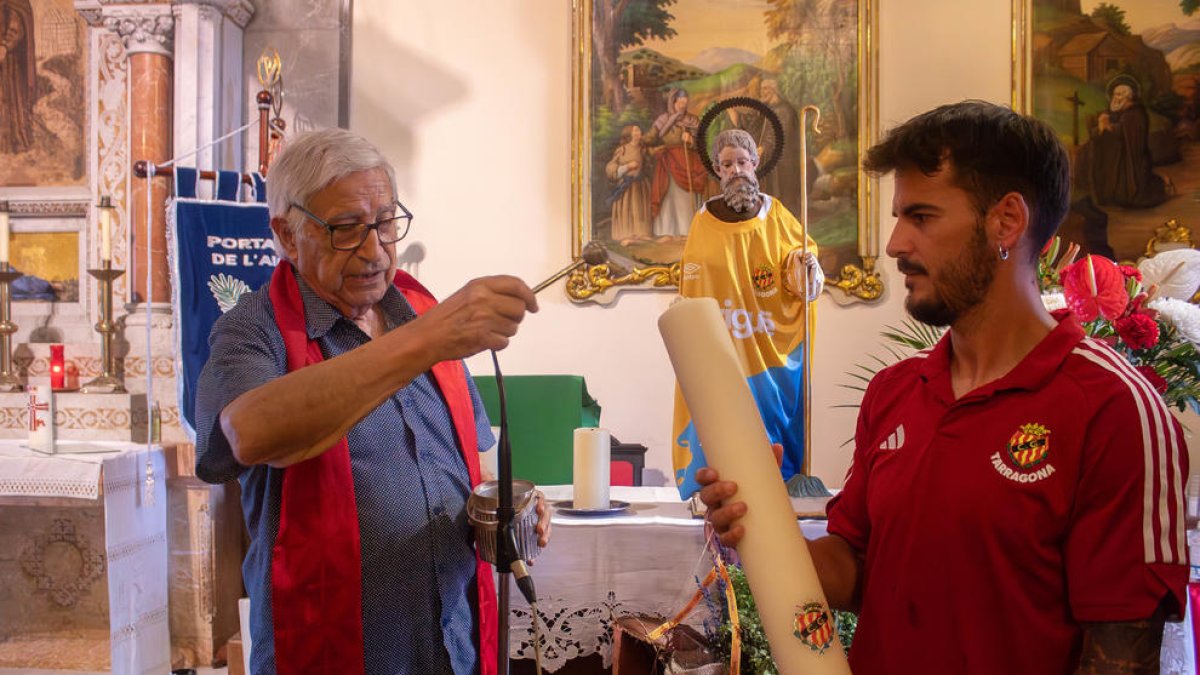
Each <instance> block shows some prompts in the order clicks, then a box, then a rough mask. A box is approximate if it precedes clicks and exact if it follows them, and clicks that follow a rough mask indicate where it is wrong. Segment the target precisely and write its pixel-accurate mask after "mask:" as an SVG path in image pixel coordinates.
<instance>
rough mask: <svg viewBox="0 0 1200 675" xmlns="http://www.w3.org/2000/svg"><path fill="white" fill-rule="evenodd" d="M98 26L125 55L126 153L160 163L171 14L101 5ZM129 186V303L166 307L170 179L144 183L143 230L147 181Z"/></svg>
mask: <svg viewBox="0 0 1200 675" xmlns="http://www.w3.org/2000/svg"><path fill="white" fill-rule="evenodd" d="M103 16H104V26H105V27H106V28H108V29H109V30H112V31H115V32H116V33H117V34H118V35H119V36H120V37H121V40H122V41H123V42H124V44H125V53H126V54H127V55H128V57H129V108H130V137H129V156H130V158H131V159H132V160H133V161H134V162H137V161H138V160H147V161H150V162H155V163H163V162H166V161H167V160H169V159H171V152H172V143H171V129H172V107H171V102H172V79H173V72H174V68H173V64H172V58H173V46H174V30H175V19H174V17H173V16H172V12H171V5H170V4H169V3H162V4H138V5H111V4H110V5H105V6H104V9H103ZM132 187H133V189H132V191H131V195H130V196H131V200H130V207H131V208H130V213H131V214H132V217H133V256H132V262H133V265H132V269H131V270H130V273H131V282H132V296H133V297H132V300H133V301H134V302H138V303H141V302H151V303H154V304H156V305H157V304H165V306H166V307H170V302H171V283H170V276H169V274H168V270H167V232H166V213H165V210H164V209H165V203H166V200H167V196H168V193H169V191H170V187H171V184H170V178H169V177H167V176H159V177H156V178H154V179H153V180H152V181H150V182H149V187H150V191H151V192H150V218H149V228H148V229H147V218H146V190H147V181H145V180H143V179H140V178H135V179H134V180H133V186H132Z"/></svg>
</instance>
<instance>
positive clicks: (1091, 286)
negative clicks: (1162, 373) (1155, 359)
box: [1060, 255, 1157, 339]
mask: <svg viewBox="0 0 1200 675" xmlns="http://www.w3.org/2000/svg"><path fill="white" fill-rule="evenodd" d="M1060 279H1061V281H1062V287H1063V296H1064V297H1065V298H1066V300H1067V307H1069V308H1070V309H1071V311H1072V312H1074V313H1075V316H1077V317H1079V320H1080V321H1082V322H1084V323H1087V322H1088V321H1095V320H1096V317H1097V316H1100V315H1104V318H1106V319H1108V320H1109V321H1112V320H1113V319H1116V318H1117V317H1119V316H1121V315H1122V314H1123V313H1125V308H1126V307H1127V306H1128V305H1129V291H1127V290H1126V289H1125V276H1124V275H1123V274H1122V273H1121V271H1120V270H1119V269H1117V264H1116V263H1114V262H1113V261H1111V260H1109V259H1108V258H1104V257H1101V256H1098V255H1089V256H1088V257H1086V258H1083V259H1081V260H1077V261H1076V262H1073V263H1071V264H1070V265H1068V266H1067V267H1065V268H1064V269H1063V271H1062V275H1061V276H1060ZM1156 339H1157V338H1156Z"/></svg>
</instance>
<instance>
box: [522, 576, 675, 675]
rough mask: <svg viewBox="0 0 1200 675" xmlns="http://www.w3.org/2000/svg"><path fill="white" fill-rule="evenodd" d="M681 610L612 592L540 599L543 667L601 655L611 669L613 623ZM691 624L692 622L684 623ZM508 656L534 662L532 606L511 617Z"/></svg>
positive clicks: (549, 669) (547, 668) (558, 666)
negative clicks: (591, 597) (590, 598)
mask: <svg viewBox="0 0 1200 675" xmlns="http://www.w3.org/2000/svg"><path fill="white" fill-rule="evenodd" d="M677 611H679V608H678V607H670V606H667V605H666V604H661V605H658V606H649V605H647V604H646V603H645V602H642V601H639V602H636V603H628V602H622V601H621V600H618V599H617V597H616V593H614V592H612V591H610V592H609V593H608V597H607V598H605V599H604V600H599V601H596V602H588V603H578V602H575V603H571V602H566V601H564V600H562V599H559V598H540V599H539V600H538V617H539V619H538V620H539V621H540V623H541V627H540V630H541V642H542V668H543V669H544V670H545V671H546V672H548V673H553V672H555V671H557V670H560V669H561V668H562V667H563V666H564V665H566V664H567V662H568V661H571V660H573V659H578V658H583V657H585V656H589V655H591V654H600V656H601V657H602V658H603V660H604V667H605V668H611V667H612V645H613V622H614V621H615V620H616V619H618V618H620V617H622V616H625V615H628V614H652V615H656V616H664V617H668V616H671V615H673V614H674V613H675V612H677ZM684 623H688V624H691V623H692V622H691V621H690V620H689V621H685V622H684ZM509 629H510V638H509V639H510V643H509V648H508V653H509V656H510V657H511V658H513V659H529V660H533V659H534V657H535V655H534V631H533V613H532V612H531V611H530V609H529V607H526V606H523V605H522V606H514V607H513V608H512V614H511V616H510V617H509Z"/></svg>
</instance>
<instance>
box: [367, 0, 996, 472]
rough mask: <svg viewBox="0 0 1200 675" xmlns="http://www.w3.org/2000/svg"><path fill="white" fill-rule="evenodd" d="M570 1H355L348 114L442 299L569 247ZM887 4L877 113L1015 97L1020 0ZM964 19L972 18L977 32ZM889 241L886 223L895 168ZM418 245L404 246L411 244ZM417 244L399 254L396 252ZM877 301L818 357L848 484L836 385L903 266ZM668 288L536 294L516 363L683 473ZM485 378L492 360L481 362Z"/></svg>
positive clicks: (824, 431)
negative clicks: (676, 452) (674, 445)
mask: <svg viewBox="0 0 1200 675" xmlns="http://www.w3.org/2000/svg"><path fill="white" fill-rule="evenodd" d="M571 4H572V3H570V2H565V1H561V0H560V1H558V2H547V1H546V0H502V1H500V2H486V3H485V2H474V1H471V0H442V1H441V2H437V3H433V2H428V3H427V2H402V3H393V2H390V1H389V0H356V1H355V3H354V32H353V71H352V72H353V75H352V80H351V106H350V126H351V128H352V129H354V130H356V131H358V132H360V133H363V134H364V135H366V136H367V137H368V138H370V139H372V140H374V141H375V142H376V143H378V144H379V145H380V146H381V147H382V148H383V150H384V152H385V153H386V154H387V155H388V156H389V157H390V158H391V159H392V161H393V162H394V163H395V166H396V170H397V181H398V183H399V192H400V195H401V198H402V199H403V200H404V202H405V204H406V205H408V206H409V208H410V209H412V211H413V212H414V214H415V220H414V225H413V227H414V232H413V235H412V236H411V237H410V239H412V240H413V241H415V242H418V243H420V244H421V245H422V246H423V247H424V248H425V251H424V259H423V260H422V261H421V262H420V264H419V267H418V269H417V273H418V276H419V277H420V279H421V280H422V282H423V283H425V284H426V285H428V286H429V287H430V288H431V289H432V290H433V291H434V293H436V294H438V295H439V296H442V297H444V296H445V295H447V294H449V293H451V292H453V291H454V290H455V289H457V288H458V287H459V286H461V285H462V284H463V283H464V282H465V281H466V280H467V279H469V278H471V277H475V276H480V275H484V274H499V273H504V274H513V275H516V276H519V277H521V278H523V279H525V280H526V281H527V282H529V283H530V284H531V285H532V284H533V283H535V282H537V281H539V280H541V279H542V278H544V277H546V276H548V275H549V274H550V273H551V272H553V271H554V270H556V269H558V268H559V267H561V266H562V265H563V264H565V263H566V262H567V261H568V260H569V256H570V246H571V234H570V233H571V222H570V200H571V183H570V176H569V169H570V149H571V137H570V128H571V115H572V112H571V105H570V96H571V72H572V63H571V49H572V44H571V25H572V17H571ZM881 4H882V6H881V7H879V26H880V31H879V41H878V44H879V47H880V50H879V51H880V58H879V61H880V117H881V120H880V125H881V127H883V128H886V127H888V126H891V125H893V124H895V123H897V122H899V121H903V120H904V119H906V118H908V117H910V116H912V115H913V114H916V113H918V112H921V111H923V110H926V109H928V108H931V107H933V106H935V105H937V104H940V103H945V102H951V101H957V100H961V99H963V98H982V99H987V100H991V101H995V102H1000V103H1007V102H1008V101H1010V100H1011V91H1010V86H1011V85H1010V82H1011V72H1010V49H1011V47H1010V45H1011V37H1010V35H1011V32H1010V31H1011V14H1010V12H1011V0H970V1H969V2H962V1H961V0H904V1H903V2H899V1H898V0H891V1H890V2H889V1H887V0H884V1H883V2H882V3H881ZM966 27H969V28H966ZM880 197H881V199H882V206H881V209H880V211H881V213H882V214H883V217H882V221H883V222H882V233H881V236H882V241H883V242H885V243H886V241H887V237H888V234H889V233H890V230H891V218H890V217H888V214H889V213H890V210H891V208H890V203H891V185H890V181H888V180H885V181H883V185H882V186H881V190H880ZM415 253H416V252H415V251H408V252H407V254H408V255H410V256H411V255H414V254H415ZM404 256H405V252H404V251H402V252H401V257H402V258H403V257H404ZM881 266H882V268H883V270H884V277H885V284H887V287H888V289H889V292H888V293H887V295H886V296H885V298H884V300H883V301H882V302H881V303H879V304H876V305H872V306H864V305H857V306H851V307H839V306H836V305H835V304H834V303H833V302H831V301H829V299H828V298H826V299H823V300H822V306H821V308H820V310H819V322H820V323H819V326H818V330H817V342H816V343H815V345H816V354H815V361H814V367H813V396H814V399H815V400H814V402H813V405H814V408H813V424H814V426H813V439H814V444H815V445H816V451H815V453H814V457H813V472H814V473H815V474H816V475H818V476H820V477H821V478H822V479H824V480H825V482H826V483H827V484H830V485H834V486H838V485H841V483H842V478H843V475H844V473H845V470H846V467H847V466H848V465H849V463H850V455H851V448H850V446H845V447H842V446H841V444H842V443H843V442H844V441H845V440H846V439H848V438H850V437H851V436H852V435H853V432H854V416H855V411H854V410H851V409H843V408H834V407H832V406H834V405H836V404H839V403H848V402H856V400H857V398H856V396H855V395H854V394H855V392H851V391H848V390H845V389H842V388H841V387H839V386H838V385H839V384H841V383H844V382H848V381H849V380H848V378H847V377H846V376H845V375H844V373H845V371H847V370H849V369H850V368H851V367H852V365H853V364H854V363H856V362H860V361H862V360H864V358H865V357H866V355H867V354H869V353H882V350H881V349H880V338H879V336H878V333H879V330H880V329H881V328H882V327H883V326H884V325H885V324H895V323H897V322H899V321H900V320H901V319H902V318H903V316H904V312H903V307H902V295H903V288H902V287H898V286H897V285H896V284H897V274H896V272H895V265H894V264H892V263H891V262H890V261H889V260H884V261H882V262H881ZM671 298H672V295H671V294H669V293H656V292H625V293H623V294H622V295H621V297H620V298H619V300H618V301H617V302H615V303H614V304H613V305H611V306H609V307H600V306H594V305H585V306H579V305H575V304H573V303H571V302H570V301H568V300H567V299H566V296H565V295H564V293H563V291H562V286H561V284H560V285H557V286H554V287H552V288H551V289H548V290H547V291H545V292H543V293H542V295H541V296H540V297H539V303H540V305H541V311H540V312H539V313H538V314H536V315H533V316H531V317H529V318H528V319H527V320H526V322H525V323H524V324H523V325H522V328H521V332H520V334H519V335H518V336H517V338H516V339H515V340H514V341H513V343H512V345H511V346H510V347H509V348H508V349H507V350H505V351H503V352H501V354H500V358H501V367H502V368H503V369H504V372H505V373H512V374H536V373H577V374H581V375H583V376H585V377H586V378H587V383H588V388H589V390H590V391H591V393H592V395H593V396H595V397H596V399H597V400H599V401H600V404H601V405H602V406H603V416H602V418H601V419H602V424H603V425H604V426H606V427H608V428H610V429H612V430H613V433H614V435H616V436H617V437H618V438H620V439H621V440H622V441H625V442H638V443H643V444H645V445H646V446H647V447H649V448H650V452H649V453H648V455H647V466H648V467H649V468H656V469H658V470H660V471H662V472H663V473H664V475H670V465H671V458H670V426H671V400H672V387H673V375H672V373H671V369H670V365H669V363H668V362H667V357H666V352H665V350H664V348H663V346H662V341H661V339H660V338H659V336H658V332H657V328H656V323H655V321H656V319H657V317H658V315H659V314H660V313H661V312H662V310H663V309H665V308H666V306H667V304H668V303H669V302H670V300H671ZM469 365H470V367H471V369H472V370H473V371H474V372H476V373H489V372H491V368H492V366H491V362H490V360H487V359H484V358H481V357H476V358H474V359H472V360H470V361H469Z"/></svg>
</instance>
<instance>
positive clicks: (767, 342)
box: [672, 195, 817, 499]
mask: <svg viewBox="0 0 1200 675" xmlns="http://www.w3.org/2000/svg"><path fill="white" fill-rule="evenodd" d="M763 197H764V200H763V205H762V207H761V208H760V209H759V211H758V213H757V214H755V216H754V217H752V218H750V219H747V220H743V221H740V222H736V223H727V222H724V221H722V220H720V219H718V218H717V217H715V216H713V215H712V214H711V213H709V211H708V209H707V207H705V208H702V209H700V211H699V212H698V213H697V214H696V215H695V217H694V218H693V219H692V226H691V230H690V232H689V233H688V239H687V244H686V245H685V246H684V249H683V257H682V258H681V260H680V262H681V268H682V273H681V279H680V284H679V293H680V295H682V296H683V297H686V298H714V299H715V300H716V301H717V304H718V305H719V306H720V308H721V313H722V314H723V315H724V317H725V325H726V326H728V328H729V336H730V339H732V340H733V344H734V347H735V351H736V352H737V354H738V358H739V360H740V361H741V364H742V370H743V371H744V372H745V373H746V380H747V382H748V383H749V384H750V390H751V392H753V394H754V400H755V401H756V402H757V403H758V409H759V412H760V414H761V415H762V418H763V424H764V425H765V426H766V429H767V435H768V436H769V437H770V439H771V442H773V443H780V444H781V445H783V466H782V472H783V478H784V479H785V480H786V479H787V478H790V477H791V476H792V475H793V474H796V473H799V472H800V470H801V468H802V467H803V459H804V382H803V379H802V377H801V375H802V370H803V368H802V366H803V362H804V357H803V341H804V338H805V333H806V331H805V321H804V302H803V299H802V298H800V297H798V296H796V295H793V294H792V293H791V292H789V291H787V290H785V289H784V286H783V275H784V263H785V261H786V260H787V256H788V254H789V253H791V252H792V251H793V250H795V249H797V248H801V247H803V246H804V239H802V237H804V233H803V227H802V226H801V225H800V223H799V222H798V221H797V220H796V218H795V216H793V215H792V214H791V212H790V211H788V210H787V208H786V207H784V206H783V204H782V203H780V202H779V201H778V200H776V199H774V198H772V197H770V196H769V195H763ZM808 250H809V251H811V252H812V253H813V254H816V252H817V246H816V243H815V242H813V240H812V239H811V238H810V239H808ZM810 314H811V313H810ZM810 329H811V327H810ZM672 431H673V433H672V438H673V439H674V440H673V444H672V460H673V463H674V467H675V482H676V484H677V485H678V487H679V494H680V496H681V497H683V498H684V499H686V498H688V497H689V496H691V494H692V493H693V492H695V491H696V490H698V489H699V485H697V484H696V481H695V474H696V471H697V470H699V469H700V468H701V467H703V466H705V460H704V453H703V451H702V450H701V449H700V441H699V439H698V437H697V436H696V427H695V425H694V424H692V418H691V414H690V413H689V411H688V409H687V404H686V403H685V402H684V400H683V396H682V394H681V393H680V391H679V386H678V385H676V386H675V415H674V425H673V427H672Z"/></svg>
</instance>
